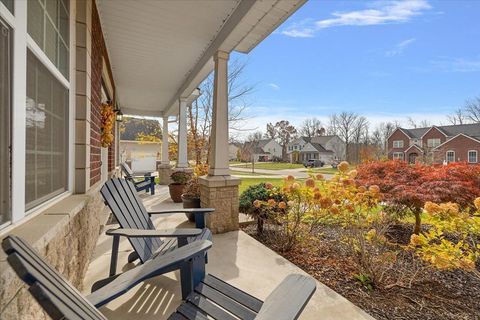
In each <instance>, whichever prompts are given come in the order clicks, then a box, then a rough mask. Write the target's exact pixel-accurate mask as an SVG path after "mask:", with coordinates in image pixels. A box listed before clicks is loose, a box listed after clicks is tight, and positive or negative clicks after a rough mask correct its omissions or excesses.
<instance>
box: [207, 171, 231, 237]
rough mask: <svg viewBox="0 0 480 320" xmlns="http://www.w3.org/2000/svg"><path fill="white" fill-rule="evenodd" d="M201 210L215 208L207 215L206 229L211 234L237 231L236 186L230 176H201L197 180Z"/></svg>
mask: <svg viewBox="0 0 480 320" xmlns="http://www.w3.org/2000/svg"><path fill="white" fill-rule="evenodd" d="M198 180H199V184H200V201H201V206H202V208H215V212H214V213H212V214H209V215H207V227H208V228H209V229H210V230H212V232H213V233H224V232H229V231H234V230H238V226H239V221H238V205H239V202H238V185H239V184H240V179H238V178H233V177H232V176H203V177H200V178H199V179H198Z"/></svg>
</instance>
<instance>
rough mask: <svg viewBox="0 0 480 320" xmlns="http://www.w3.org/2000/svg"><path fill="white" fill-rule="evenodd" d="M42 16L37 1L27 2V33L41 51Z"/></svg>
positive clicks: (40, 7)
mask: <svg viewBox="0 0 480 320" xmlns="http://www.w3.org/2000/svg"><path fill="white" fill-rule="evenodd" d="M43 20H44V14H43V8H42V6H41V5H40V3H39V2H38V0H32V1H29V2H28V8H27V31H28V34H29V35H30V37H32V39H33V40H34V41H35V42H36V43H37V44H38V46H39V47H40V48H42V49H43V34H44V30H43V29H44V27H43V25H44V23H43Z"/></svg>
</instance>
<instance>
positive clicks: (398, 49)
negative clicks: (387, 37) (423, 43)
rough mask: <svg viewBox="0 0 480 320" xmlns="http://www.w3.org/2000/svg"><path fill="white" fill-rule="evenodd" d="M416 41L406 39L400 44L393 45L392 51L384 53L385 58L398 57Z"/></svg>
mask: <svg viewBox="0 0 480 320" xmlns="http://www.w3.org/2000/svg"><path fill="white" fill-rule="evenodd" d="M415 41H416V39H415V38H411V39H407V40H404V41H402V42H399V43H397V44H396V45H395V47H394V48H393V49H392V50H388V51H387V52H385V55H386V56H387V57H394V56H399V55H402V54H403V51H405V49H406V48H407V47H408V46H410V45H411V44H412V43H414V42H415Z"/></svg>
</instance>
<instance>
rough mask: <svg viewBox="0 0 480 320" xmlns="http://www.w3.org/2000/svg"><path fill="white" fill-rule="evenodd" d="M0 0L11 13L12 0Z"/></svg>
mask: <svg viewBox="0 0 480 320" xmlns="http://www.w3.org/2000/svg"><path fill="white" fill-rule="evenodd" d="M0 2H1V3H3V4H4V5H5V7H7V9H8V10H9V11H10V12H11V13H13V0H0Z"/></svg>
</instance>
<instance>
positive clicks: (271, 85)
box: [268, 83, 280, 91]
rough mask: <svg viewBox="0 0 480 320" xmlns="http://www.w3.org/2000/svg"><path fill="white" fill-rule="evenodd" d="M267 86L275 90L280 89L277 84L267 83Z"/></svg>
mask: <svg viewBox="0 0 480 320" xmlns="http://www.w3.org/2000/svg"><path fill="white" fill-rule="evenodd" d="M268 86H269V87H270V88H272V89H273V90H276V91H278V90H280V86H279V85H278V84H275V83H269V84H268Z"/></svg>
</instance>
